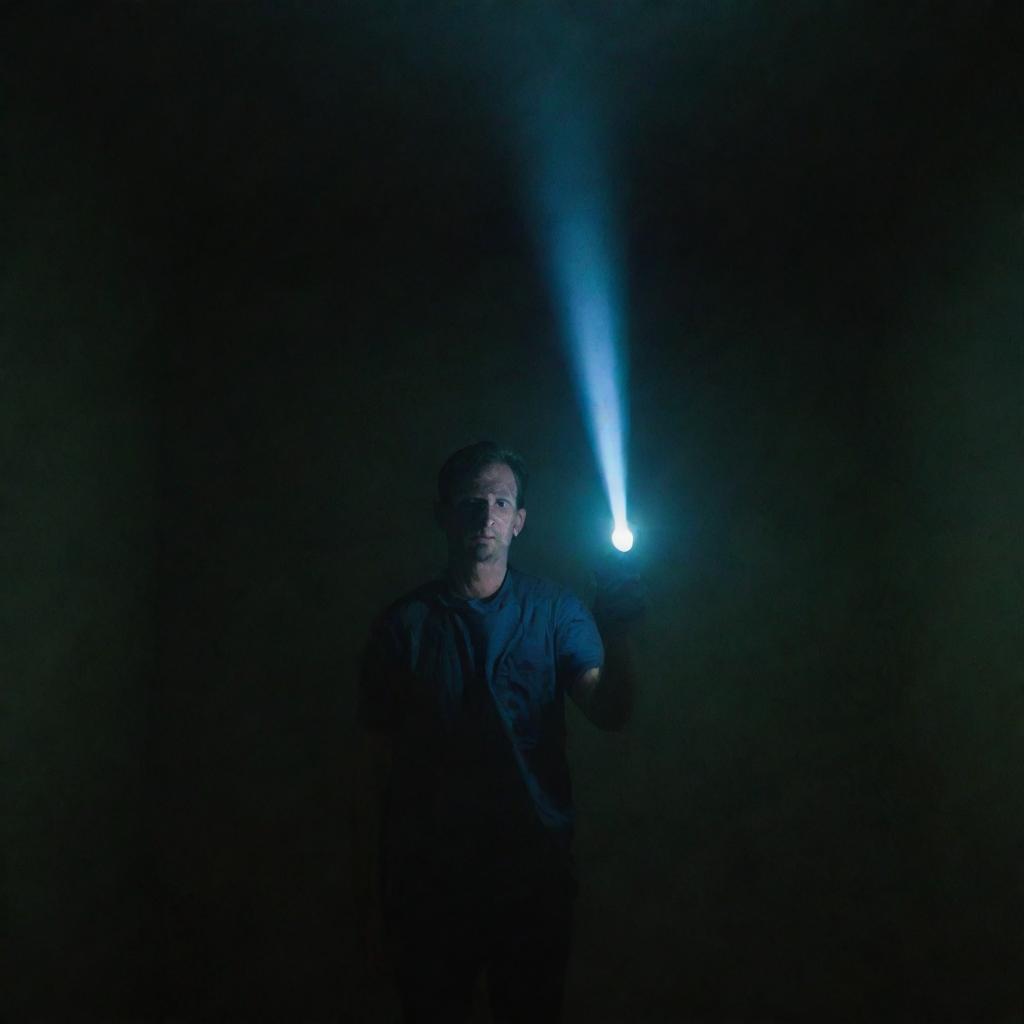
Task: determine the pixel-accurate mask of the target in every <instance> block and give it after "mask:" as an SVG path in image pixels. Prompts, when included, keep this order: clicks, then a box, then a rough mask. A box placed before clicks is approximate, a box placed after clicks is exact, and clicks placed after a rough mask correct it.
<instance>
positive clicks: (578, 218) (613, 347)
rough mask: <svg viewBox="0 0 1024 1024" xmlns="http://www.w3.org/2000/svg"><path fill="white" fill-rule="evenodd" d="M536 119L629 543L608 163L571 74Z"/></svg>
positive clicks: (544, 177) (562, 282)
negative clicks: (571, 83) (570, 84)
mask: <svg viewBox="0 0 1024 1024" xmlns="http://www.w3.org/2000/svg"><path fill="white" fill-rule="evenodd" d="M537 128H538V129H539V133H538V136H535V137H534V138H535V144H536V145H537V146H538V148H539V157H538V159H537V162H536V167H537V182H536V186H537V187H536V194H537V196H538V197H539V201H538V204H537V206H538V214H539V217H540V223H541V227H542V232H541V235H542V243H543V249H544V253H545V259H546V261H547V265H548V271H549V273H550V276H551V279H552V283H553V288H554V293H555V300H556V304H557V308H558V313H559V317H560V320H561V325H562V333H563V336H564V338H565V341H566V344H567V348H568V351H569V356H570V362H571V365H572V369H573V373H574V376H575V380H576V387H577V393H578V397H579V400H580V403H581V406H582V408H583V413H584V419H585V421H586V424H587V429H588V433H589V437H590V442H591V447H592V448H593V450H594V456H595V459H596V461H597V464H598V468H599V469H600V472H601V477H602V480H603V482H604V488H605V492H606V494H607V497H608V505H609V508H610V509H611V516H612V524H613V533H612V543H613V544H614V545H615V547H616V548H618V549H619V550H620V551H628V550H629V549H630V548H631V547H632V545H633V535H632V532H631V531H630V529H629V525H628V522H627V518H626V454H625V453H626V443H627V438H628V428H629V418H628V411H629V410H628V405H627V402H626V397H625V395H626V385H627V379H626V377H627V374H626V364H625V351H624V348H625V346H624V342H623V338H622V324H621V308H622V302H621V294H620V285H619V279H618V275H617V274H616V273H615V271H614V266H613V259H612V254H613V252H614V251H615V249H616V248H617V246H616V245H615V244H614V232H613V230H612V227H611V222H612V218H611V212H610V211H611V206H610V202H609V194H608V188H607V182H606V163H605V160H604V159H603V158H602V157H603V153H602V147H601V146H599V145H598V143H597V138H596V135H597V125H596V123H595V119H594V117H593V116H592V115H591V114H590V113H589V108H588V107H587V106H586V105H585V104H583V103H582V102H581V101H580V97H579V95H578V93H577V92H576V90H571V89H568V88H567V87H566V86H565V85H564V83H559V84H557V85H555V86H553V87H551V86H549V88H548V90H546V91H545V93H544V95H543V97H542V99H541V116H540V118H539V119H538V121H537Z"/></svg>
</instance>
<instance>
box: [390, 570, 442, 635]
mask: <svg viewBox="0 0 1024 1024" xmlns="http://www.w3.org/2000/svg"><path fill="white" fill-rule="evenodd" d="M443 588H444V584H443V582H442V581H441V580H429V581H427V582H426V583H421V584H420V585H419V586H418V587H416V588H415V589H414V590H410V591H409V592H408V593H405V594H403V595H402V596H401V597H399V598H396V599H395V600H394V601H392V602H391V603H390V604H389V605H387V606H386V607H385V608H384V610H383V611H382V612H381V613H380V615H379V616H378V618H379V619H380V620H381V621H383V622H388V623H392V624H395V625H403V626H408V625H412V624H414V623H416V622H420V621H422V620H423V619H425V618H426V617H427V615H428V614H429V613H430V611H431V609H432V608H435V607H437V605H438V604H440V602H441V594H442V590H443Z"/></svg>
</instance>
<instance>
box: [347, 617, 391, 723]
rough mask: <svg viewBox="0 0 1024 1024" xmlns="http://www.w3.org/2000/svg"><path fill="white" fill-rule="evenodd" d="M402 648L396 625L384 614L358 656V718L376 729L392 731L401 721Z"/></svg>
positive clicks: (372, 628) (371, 631) (374, 625)
mask: <svg viewBox="0 0 1024 1024" xmlns="http://www.w3.org/2000/svg"><path fill="white" fill-rule="evenodd" d="M399 677H400V651H399V648H398V643H397V639H396V634H395V630H394V628H393V626H392V625H391V624H390V623H389V622H388V620H387V618H386V617H385V616H381V617H379V618H378V619H377V620H376V621H375V622H374V624H373V626H372V627H371V629H370V636H369V639H368V640H367V642H366V646H365V647H364V648H363V652H362V655H361V657H360V659H359V678H358V693H357V704H356V718H357V720H358V722H359V724H360V725H362V726H363V727H364V728H366V729H369V730H371V731H373V732H390V731H391V730H393V729H394V728H395V726H396V725H397V723H398V712H399V706H398V689H399V687H398V680H399Z"/></svg>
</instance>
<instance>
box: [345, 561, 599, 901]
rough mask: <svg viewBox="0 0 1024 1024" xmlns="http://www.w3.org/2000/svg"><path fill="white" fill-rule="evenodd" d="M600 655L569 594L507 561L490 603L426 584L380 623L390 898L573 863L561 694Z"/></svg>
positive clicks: (376, 700)
mask: <svg viewBox="0 0 1024 1024" xmlns="http://www.w3.org/2000/svg"><path fill="white" fill-rule="evenodd" d="M603 660H604V652H603V649H602V646H601V638H600V635H599V634H598V631H597V627H596V626H595V624H594V620H593V618H592V617H591V615H590V613H589V611H587V609H586V608H585V607H584V605H583V604H582V603H581V602H580V601H579V599H578V598H576V597H575V596H574V595H573V594H572V593H571V592H569V591H568V590H566V589H565V588H563V587H559V586H557V585H556V584H554V583H550V582H548V581H546V580H542V579H538V578H536V577H533V576H528V575H526V574H525V573H521V572H518V571H516V570H515V569H512V568H511V567H510V568H509V570H508V572H507V574H506V576H505V580H504V582H503V583H502V585H501V587H500V589H499V590H498V591H497V593H495V594H494V595H493V596H492V597H490V598H488V599H487V600H467V599H464V598H460V597H457V596H456V595H454V594H453V593H452V592H451V590H450V589H449V588H448V586H447V585H446V584H445V583H444V582H443V581H435V582H432V583H428V584H426V585H425V586H423V587H420V588H419V589H418V590H416V591H414V592H413V593H412V594H409V595H408V596H406V597H404V598H402V599H401V600H399V601H397V602H395V604H393V605H392V606H391V607H389V608H388V609H387V610H386V611H385V612H384V613H383V614H382V615H381V616H380V617H379V618H378V619H377V621H376V622H375V624H374V627H373V631H372V633H371V637H370V642H369V644H368V646H367V650H366V654H365V658H364V661H363V666H362V671H361V674H360V688H359V718H360V721H361V722H362V724H363V725H364V726H365V727H366V728H369V729H378V730H387V731H389V732H391V733H392V734H393V736H394V740H395V742H394V764H393V773H392V778H391V784H390V789H389V799H388V811H387V815H386V822H385V834H384V836H383V837H382V838H383V843H384V851H383V852H384V864H385V882H386V888H385V891H386V895H387V897H388V898H389V899H390V900H392V901H397V902H399V903H404V902H406V901H409V900H414V899H416V898H417V896H426V895H436V894H437V892H438V891H439V890H441V891H443V890H444V889H446V888H453V887H457V888H458V889H459V890H460V891H461V892H463V893H465V892H472V891H474V890H477V889H478V890H479V891H486V892H489V893H494V892H501V891H503V890H511V889H514V888H516V887H517V886H520V885H521V884H522V883H523V882H524V881H525V880H527V879H529V878H531V877H535V876H536V875H538V874H542V873H547V872H550V871H553V870H558V869H559V868H565V867H567V866H568V864H569V859H570V858H569V849H570V843H571V839H572V832H573V819H574V808H573V801H572V788H571V784H570V780H569V767H568V763H567V761H566V756H565V703H564V697H565V691H566V689H567V687H569V686H570V685H571V684H572V683H573V681H575V679H576V678H577V677H578V676H579V675H580V674H581V673H583V672H585V671H586V670H587V669H589V668H593V667H595V666H599V665H601V664H602V662H603Z"/></svg>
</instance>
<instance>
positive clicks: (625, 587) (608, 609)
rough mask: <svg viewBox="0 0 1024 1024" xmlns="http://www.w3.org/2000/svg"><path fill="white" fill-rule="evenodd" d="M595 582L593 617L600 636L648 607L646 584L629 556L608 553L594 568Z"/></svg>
mask: <svg viewBox="0 0 1024 1024" xmlns="http://www.w3.org/2000/svg"><path fill="white" fill-rule="evenodd" d="M594 583H595V586H596V588H597V592H596V594H595V596H594V609H593V611H594V621H595V622H596V623H597V628H598V629H599V630H600V631H601V635H602V637H604V636H605V634H606V633H614V632H619V631H621V630H623V629H626V628H628V627H629V626H631V625H633V624H634V623H635V622H638V621H639V620H640V619H642V618H643V616H644V614H645V613H646V611H647V587H646V586H645V584H644V582H643V580H642V579H641V577H640V574H639V573H638V572H637V571H636V569H635V568H634V565H633V564H632V562H631V560H630V559H629V558H627V557H623V556H621V555H611V556H609V557H608V558H607V559H605V561H604V562H603V563H602V564H601V565H600V566H599V567H598V568H597V569H596V570H595V571H594Z"/></svg>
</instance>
